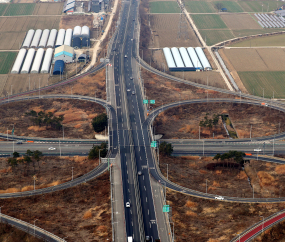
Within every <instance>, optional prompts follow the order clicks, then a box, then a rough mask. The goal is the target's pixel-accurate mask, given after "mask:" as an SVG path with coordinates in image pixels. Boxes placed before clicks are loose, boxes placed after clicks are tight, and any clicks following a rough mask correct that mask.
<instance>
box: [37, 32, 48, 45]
mask: <svg viewBox="0 0 285 242" xmlns="http://www.w3.org/2000/svg"><path fill="white" fill-rule="evenodd" d="M48 37H49V29H45V30H44V31H43V34H42V37H41V40H40V43H39V48H45V47H46V46H47V41H48Z"/></svg>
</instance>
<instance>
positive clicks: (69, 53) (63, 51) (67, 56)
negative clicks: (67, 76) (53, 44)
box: [53, 45, 74, 63]
mask: <svg viewBox="0 0 285 242" xmlns="http://www.w3.org/2000/svg"><path fill="white" fill-rule="evenodd" d="M73 59H74V49H73V48H72V47H70V46H68V45H62V46H59V47H57V48H55V50H54V59H53V62H55V61H57V60H63V61H64V63H71V62H72V61H73Z"/></svg>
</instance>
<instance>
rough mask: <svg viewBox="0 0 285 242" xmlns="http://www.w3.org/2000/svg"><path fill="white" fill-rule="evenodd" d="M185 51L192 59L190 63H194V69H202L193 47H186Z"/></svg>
mask: <svg viewBox="0 0 285 242" xmlns="http://www.w3.org/2000/svg"><path fill="white" fill-rule="evenodd" d="M187 52H188V54H189V56H190V58H191V60H192V63H193V65H194V67H195V68H196V69H198V70H203V66H202V64H201V62H200V60H199V58H198V56H197V54H196V52H195V50H194V48H193V47H188V48H187Z"/></svg>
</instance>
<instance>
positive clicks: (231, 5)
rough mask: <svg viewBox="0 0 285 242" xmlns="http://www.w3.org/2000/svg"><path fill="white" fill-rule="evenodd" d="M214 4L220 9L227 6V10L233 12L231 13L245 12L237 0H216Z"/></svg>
mask: <svg viewBox="0 0 285 242" xmlns="http://www.w3.org/2000/svg"><path fill="white" fill-rule="evenodd" d="M212 4H213V5H214V7H215V8H216V9H218V10H219V11H220V10H221V9H222V8H226V9H227V12H231V13H240V12H244V11H243V9H242V8H241V7H240V5H239V4H238V3H236V2H232V1H217V2H216V1H215V2H212Z"/></svg>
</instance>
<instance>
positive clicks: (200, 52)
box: [195, 47, 212, 71]
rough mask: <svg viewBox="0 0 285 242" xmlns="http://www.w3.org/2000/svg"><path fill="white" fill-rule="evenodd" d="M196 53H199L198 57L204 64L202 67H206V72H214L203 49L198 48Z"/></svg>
mask: <svg viewBox="0 0 285 242" xmlns="http://www.w3.org/2000/svg"><path fill="white" fill-rule="evenodd" d="M195 51H196V53H197V55H198V57H199V59H200V61H201V63H202V66H203V67H204V70H207V71H210V70H212V67H211V65H210V63H209V61H208V59H207V57H206V55H205V53H204V51H203V49H202V48H201V47H196V48H195Z"/></svg>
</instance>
